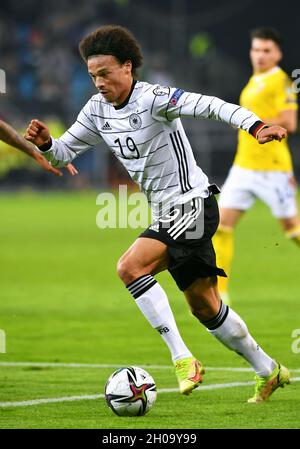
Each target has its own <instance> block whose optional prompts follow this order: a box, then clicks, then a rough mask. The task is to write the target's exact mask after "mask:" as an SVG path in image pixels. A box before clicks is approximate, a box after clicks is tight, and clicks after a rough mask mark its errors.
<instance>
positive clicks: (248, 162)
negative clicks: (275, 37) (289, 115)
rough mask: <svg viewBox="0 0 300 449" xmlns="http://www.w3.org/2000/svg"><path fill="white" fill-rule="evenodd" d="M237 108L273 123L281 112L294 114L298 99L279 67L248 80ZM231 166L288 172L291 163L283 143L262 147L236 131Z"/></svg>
mask: <svg viewBox="0 0 300 449" xmlns="http://www.w3.org/2000/svg"><path fill="white" fill-rule="evenodd" d="M240 105H241V106H244V107H245V108H248V109H250V111H254V112H255V113H256V114H257V115H258V116H259V117H262V118H263V119H264V120H266V119H267V120H268V119H272V118H273V119H274V118H276V117H278V116H279V115H280V114H281V113H282V112H283V111H288V110H297V98H296V94H295V93H294V92H293V89H292V83H291V80H290V79H289V77H288V76H287V74H286V73H285V72H284V71H283V70H282V69H281V68H280V67H278V66H276V67H273V68H271V69H270V70H268V71H266V72H263V73H257V74H254V75H253V76H251V78H250V80H249V82H248V84H247V85H246V87H245V88H244V89H243V91H242V93H241V96H240ZM234 164H235V165H238V166H239V167H244V168H249V169H251V170H272V171H273V170H274V171H283V172H291V171H292V161H291V156H290V152H289V148H288V144H287V140H286V139H285V140H284V141H282V142H278V141H275V140H274V141H272V142H269V143H266V144H265V146H264V147H263V148H262V147H261V145H260V144H259V143H258V142H257V141H255V140H254V139H251V136H249V135H247V134H246V133H243V132H241V131H239V133H238V147H237V154H236V157H235V160H234Z"/></svg>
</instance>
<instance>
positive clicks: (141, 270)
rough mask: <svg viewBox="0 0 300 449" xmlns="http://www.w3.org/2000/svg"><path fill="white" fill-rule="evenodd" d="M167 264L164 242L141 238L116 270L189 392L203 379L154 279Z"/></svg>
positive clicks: (160, 288) (162, 292) (181, 389)
mask: <svg viewBox="0 0 300 449" xmlns="http://www.w3.org/2000/svg"><path fill="white" fill-rule="evenodd" d="M167 267H168V252H167V245H165V244H164V243H162V242H160V241H158V240H155V239H150V238H143V237H142V238H139V239H137V240H136V241H135V242H134V244H133V245H132V246H131V247H130V248H129V249H128V251H126V253H125V254H124V255H123V256H122V257H121V259H120V260H119V263H118V267H117V271H118V275H119V277H120V278H121V279H122V281H123V282H124V284H125V285H126V287H127V288H128V290H129V292H130V293H131V294H132V296H133V297H134V299H135V302H136V304H137V306H138V307H139V309H140V310H141V312H142V313H143V315H144V316H145V318H146V319H147V320H148V321H149V323H150V324H151V326H152V327H153V328H154V329H156V330H157V331H158V332H159V333H160V335H161V336H162V338H163V339H164V341H165V342H166V344H167V345H168V347H169V349H170V352H171V356H172V360H173V362H174V363H175V370H176V375H177V377H178V381H179V386H180V392H181V393H183V394H189V393H190V392H191V391H192V390H193V389H194V388H195V387H197V386H198V385H199V383H200V382H201V381H202V377H201V365H200V362H198V361H197V360H196V359H195V358H194V357H193V355H192V354H191V352H190V351H189V349H188V348H187V346H186V345H185V343H184V341H183V340H182V338H181V336H180V334H179V331H178V328H177V325H176V322H175V319H174V316H173V313H172V310H171V308H170V305H169V301H168V298H167V295H166V293H165V292H164V290H163V289H162V287H161V286H160V285H159V284H158V282H157V281H156V280H155V279H154V278H153V275H154V274H156V273H159V272H160V271H164V270H166V269H167Z"/></svg>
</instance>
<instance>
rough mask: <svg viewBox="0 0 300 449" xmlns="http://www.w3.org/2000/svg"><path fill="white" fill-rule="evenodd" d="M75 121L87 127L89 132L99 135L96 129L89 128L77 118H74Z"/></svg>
mask: <svg viewBox="0 0 300 449" xmlns="http://www.w3.org/2000/svg"><path fill="white" fill-rule="evenodd" d="M76 122H77V123H79V124H80V125H81V126H83V127H84V128H86V129H88V130H89V131H91V133H94V134H96V136H99V137H101V134H100V133H97V132H96V131H94V130H93V129H91V128H89V127H88V126H86V125H85V124H84V123H82V122H80V121H79V120H78V119H77V120H76Z"/></svg>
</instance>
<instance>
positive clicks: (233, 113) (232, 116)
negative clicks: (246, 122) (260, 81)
mask: <svg viewBox="0 0 300 449" xmlns="http://www.w3.org/2000/svg"><path fill="white" fill-rule="evenodd" d="M241 107H242V106H239V107H238V108H236V110H235V111H233V113H232V114H231V116H230V119H229V124H231V119H232V117H233V116H234V114H235V113H236V112H237V111H238V110H239V109H241Z"/></svg>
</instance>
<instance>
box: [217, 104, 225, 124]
mask: <svg viewBox="0 0 300 449" xmlns="http://www.w3.org/2000/svg"><path fill="white" fill-rule="evenodd" d="M225 104H227V103H226V101H224V103H222V104H221V106H220V109H219V111H218V118H219V120H220V122H223V120H222V119H221V116H220V112H221V109H222V107H223V106H224V105H225Z"/></svg>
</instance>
